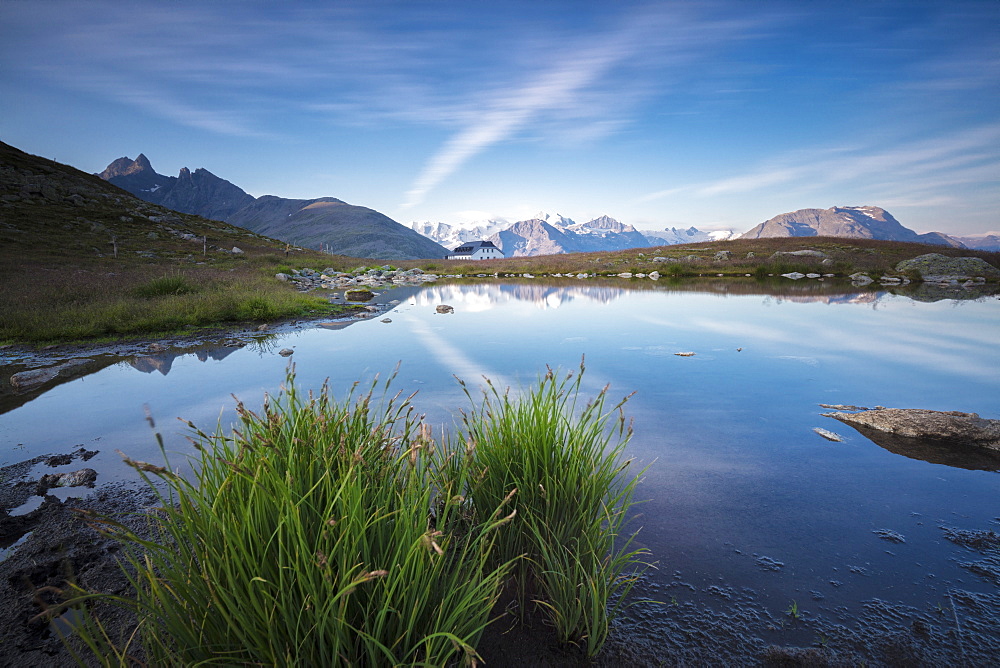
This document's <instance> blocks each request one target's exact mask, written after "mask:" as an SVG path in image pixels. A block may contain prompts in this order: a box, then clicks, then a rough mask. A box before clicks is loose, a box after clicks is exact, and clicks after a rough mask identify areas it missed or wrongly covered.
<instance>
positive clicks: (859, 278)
mask: <svg viewBox="0 0 1000 668" xmlns="http://www.w3.org/2000/svg"><path fill="white" fill-rule="evenodd" d="M848 278H850V279H851V282H852V283H853V284H854V285H858V286H862V285H869V284H870V283H874V282H875V281H873V280H872V278H871V276H869V275H868V274H864V273H862V272H860V271H858V272H855V273H853V274H851V275H850V276H849V277H848Z"/></svg>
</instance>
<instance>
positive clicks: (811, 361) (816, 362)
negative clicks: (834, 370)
mask: <svg viewBox="0 0 1000 668" xmlns="http://www.w3.org/2000/svg"><path fill="white" fill-rule="evenodd" d="M775 359H779V360H791V361H792V362H802V363H803V364H808V365H809V366H819V360H818V359H816V358H815V357H802V356H801V355H778V356H777V357H776V358H775Z"/></svg>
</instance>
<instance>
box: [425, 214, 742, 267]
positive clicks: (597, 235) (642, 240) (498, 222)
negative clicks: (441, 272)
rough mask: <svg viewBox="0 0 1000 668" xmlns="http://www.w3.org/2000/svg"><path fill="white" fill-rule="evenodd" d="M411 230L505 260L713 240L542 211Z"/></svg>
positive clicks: (701, 234) (700, 234) (707, 236)
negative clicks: (499, 253)
mask: <svg viewBox="0 0 1000 668" xmlns="http://www.w3.org/2000/svg"><path fill="white" fill-rule="evenodd" d="M411 227H412V229H414V230H415V231H417V232H419V233H420V234H423V235H424V236H426V237H428V238H430V239H433V240H434V241H437V242H438V243H440V244H441V245H443V246H445V247H448V248H451V247H455V246H458V245H461V244H462V243H463V242H466V241H475V240H478V239H484V240H489V241H492V242H493V243H494V244H496V245H497V246H498V247H499V248H501V249H502V250H503V251H504V254H505V255H507V257H516V256H523V255H551V254H557V253H584V252H595V251H609V250H622V249H625V248H644V247H647V246H661V245H666V244H676V243H690V242H696V241H705V240H710V239H712V238H713V237H712V236H710V234H709V233H704V232H699V231H698V230H696V229H695V228H691V230H693V231H694V233H696V235H697V236H695V237H693V238H687V239H684V240H681V239H680V236H679V235H677V236H675V237H674V238H673V239H672V240H669V241H668V240H667V239H665V238H663V237H660V236H653V237H652V238H650V236H649V234H648V233H644V232H640V231H639V230H637V229H635V227H633V226H632V225H626V224H624V223H622V222H620V221H618V220H615V219H614V218H611V217H610V216H600V217H598V218H594V219H593V220H591V221H588V222H586V223H577V222H576V221H574V220H573V219H572V218H566V217H565V216H562V215H560V214H548V213H544V212H541V213H539V214H538V215H537V216H535V217H534V218H531V219H528V220H522V221H518V222H516V223H514V224H509V223H507V221H505V220H503V219H493V220H488V221H484V222H483V223H481V224H479V225H476V226H475V227H472V228H460V227H456V226H452V225H448V224H447V223H430V222H424V223H413V224H412V226H411ZM711 234H715V233H711ZM730 234H731V233H723V236H722V237H721V238H728V236H729V235H730Z"/></svg>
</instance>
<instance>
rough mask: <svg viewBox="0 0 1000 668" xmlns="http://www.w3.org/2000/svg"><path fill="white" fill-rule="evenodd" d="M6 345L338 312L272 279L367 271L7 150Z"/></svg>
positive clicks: (1, 160) (3, 167)
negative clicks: (301, 270) (293, 271)
mask: <svg viewBox="0 0 1000 668" xmlns="http://www.w3.org/2000/svg"><path fill="white" fill-rule="evenodd" d="M0 257H2V259H3V261H2V262H0V284H2V285H3V290H0V342H5V343H9V342H47V341H53V340H66V339H90V338H96V337H119V336H128V335H142V334H153V333H164V332H173V331H176V330H179V329H182V328H190V327H201V326H208V325H220V324H226V323H252V322H264V321H268V320H274V319H278V318H283V317H291V316H296V315H301V314H306V313H310V312H315V313H319V312H332V309H333V307H332V306H331V305H330V304H329V303H328V302H327V300H325V299H323V298H321V297H318V296H314V295H306V294H301V293H299V292H297V291H296V290H295V289H294V287H292V286H290V285H288V284H286V283H282V282H280V281H277V280H275V278H274V274H275V273H277V272H278V271H281V270H282V269H285V270H287V268H288V267H289V266H303V265H314V266H320V267H321V268H325V267H328V266H331V265H335V266H336V265H339V266H350V265H356V264H358V260H356V259H354V258H342V257H337V256H330V255H326V254H323V253H319V252H316V251H307V250H303V249H299V248H295V247H290V246H289V245H287V244H284V243H282V242H279V241H276V240H274V239H269V238H267V237H264V236H261V235H258V234H254V233H252V232H249V231H247V230H244V229H241V228H238V227H234V226H232V225H228V224H226V223H221V222H218V221H211V220H206V219H204V218H199V217H197V216H190V215H185V214H178V213H176V212H174V211H170V210H168V209H164V208H162V207H159V206H156V205H153V204H149V203H147V202H144V201H142V200H140V199H138V198H136V197H133V196H132V195H130V194H128V193H126V192H124V191H122V190H120V189H118V188H116V187H115V186H112V185H110V184H108V183H106V182H105V181H103V180H101V179H100V178H98V177H96V176H94V175H90V174H85V173H83V172H80V171H79V170H76V169H74V168H72V167H68V166H66V165H61V164H59V163H56V162H53V161H51V160H45V159H43V158H38V157H36V156H31V155H28V154H26V153H23V152H21V151H19V150H17V149H15V148H13V147H11V146H7V145H6V144H0Z"/></svg>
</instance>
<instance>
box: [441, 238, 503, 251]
mask: <svg viewBox="0 0 1000 668" xmlns="http://www.w3.org/2000/svg"><path fill="white" fill-rule="evenodd" d="M480 248H497V247H496V246H494V245H493V242H492V241H466V242H465V243H463V244H462V245H461V246H459V247H458V248H456V249H455V250H454V251H452V252H453V253H475V252H476V251H477V250H479V249H480ZM497 250H500V249H499V248H497Z"/></svg>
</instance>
